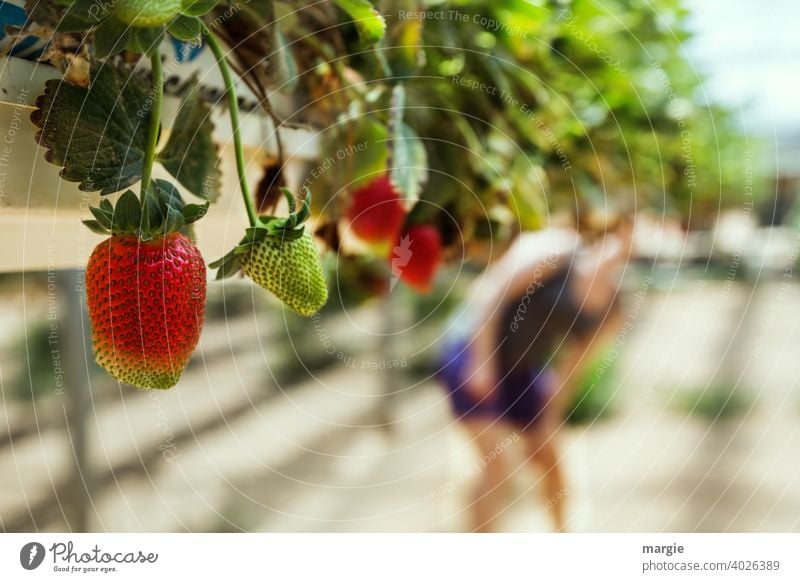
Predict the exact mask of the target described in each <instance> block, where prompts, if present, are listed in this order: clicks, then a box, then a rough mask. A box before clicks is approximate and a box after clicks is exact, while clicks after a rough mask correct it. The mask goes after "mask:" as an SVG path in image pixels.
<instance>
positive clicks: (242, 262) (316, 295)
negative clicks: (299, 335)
mask: <svg viewBox="0 0 800 582" xmlns="http://www.w3.org/2000/svg"><path fill="white" fill-rule="evenodd" d="M282 191H283V193H284V195H285V196H286V199H287V200H288V201H289V209H290V213H289V216H288V217H286V218H276V217H271V216H267V217H260V218H259V220H258V223H257V224H256V225H255V226H251V227H250V228H248V229H247V234H246V235H245V237H244V239H242V241H241V242H240V243H239V245H238V246H237V247H236V248H234V249H233V250H232V251H231V252H229V253H228V254H227V255H225V256H224V257H222V258H221V259H219V260H218V261H215V262H213V263H211V264H210V265H209V266H210V267H212V268H218V269H219V270H218V271H217V279H224V278H225V277H230V276H232V275H234V274H236V273H238V272H239V271H243V272H244V274H245V275H247V276H248V277H250V279H252V280H253V281H254V282H255V283H258V284H259V285H260V286H261V287H263V288H264V289H266V290H267V291H270V292H271V293H272V294H273V295H275V296H276V297H277V298H278V299H280V300H281V301H283V303H285V304H286V305H287V306H288V307H290V308H291V309H293V310H294V311H296V312H297V313H299V314H300V315H305V316H308V315H313V314H314V313H316V312H317V311H319V310H320V309H322V307H323V306H324V305H325V303H326V302H327V300H328V287H327V284H326V282H325V275H324V274H323V272H322V265H321V264H320V260H319V255H318V253H317V247H316V245H315V244H314V239H313V237H312V236H311V233H309V232H308V231H307V230H306V228H305V226H304V222H305V221H306V220H307V219H308V217H309V213H310V212H309V198H308V197H306V200H305V201H304V203H303V206H302V208H301V209H300V211H299V212H298V211H297V210H296V205H295V201H294V196H293V195H292V194H291V192H289V191H288V190H286V189H285V188H284V189H282Z"/></svg>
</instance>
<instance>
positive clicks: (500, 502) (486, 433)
mask: <svg viewBox="0 0 800 582" xmlns="http://www.w3.org/2000/svg"><path fill="white" fill-rule="evenodd" d="M465 424H466V426H467V428H468V429H469V432H470V436H471V438H472V442H473V443H474V445H475V446H476V448H477V450H478V454H479V455H480V459H479V460H478V467H479V469H480V472H479V474H478V485H477V487H476V489H475V493H474V497H473V501H472V505H471V509H472V518H473V531H477V532H491V531H496V528H495V522H496V520H497V516H498V515H499V514H500V513H502V511H503V509H505V506H504V505H505V504H504V500H505V486H506V480H507V479H508V470H507V466H506V459H504V458H503V454H502V453H501V454H497V453H496V452H495V448H496V447H497V445H498V443H500V442H502V441H503V440H504V439H506V438H508V437H509V435H510V434H511V431H510V429H509V428H508V427H507V426H505V425H504V424H501V423H498V422H497V421H490V420H470V421H467V422H466V423H465Z"/></svg>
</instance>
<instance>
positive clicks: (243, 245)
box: [208, 188, 311, 280]
mask: <svg viewBox="0 0 800 582" xmlns="http://www.w3.org/2000/svg"><path fill="white" fill-rule="evenodd" d="M281 191H282V192H283V195H284V196H285V197H286V200H287V201H288V203H289V215H288V216H286V217H275V216H259V217H258V220H257V221H256V224H255V226H251V227H249V228H248V229H247V230H246V234H245V236H244V238H243V239H242V240H241V241H240V242H239V244H238V245H236V247H235V248H234V249H233V250H232V251H230V252H229V253H228V254H227V255H225V256H224V257H222V258H220V259H217V260H216V261H214V262H213V263H210V264H209V265H208V266H209V267H211V268H212V269H218V271H217V280H220V279H226V278H228V277H232V276H233V275H235V274H236V273H238V272H239V271H241V270H242V257H243V256H244V255H246V254H247V253H249V252H250V251H251V250H252V248H253V247H254V246H255V245H256V244H258V243H260V242H261V241H263V240H264V239H266V238H272V239H274V240H276V241H279V242H284V241H294V240H297V239H299V238H300V237H302V236H303V233H304V232H305V226H304V224H305V222H306V220H308V217H309V216H310V215H311V192H309V191H306V197H305V199H304V200H303V203H302V205H301V206H300V209H299V210H298V208H297V203H296V202H295V197H294V195H293V194H292V193H291V192H290V191H289V190H288V189H286V188H281Z"/></svg>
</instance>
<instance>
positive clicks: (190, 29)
mask: <svg viewBox="0 0 800 582" xmlns="http://www.w3.org/2000/svg"><path fill="white" fill-rule="evenodd" d="M167 30H169V32H170V34H171V35H172V36H174V37H175V38H177V39H178V40H183V41H189V40H194V39H196V38H197V37H198V36H200V32H201V31H202V27H201V25H200V21H199V20H198V19H197V18H194V17H191V16H183V15H181V16H178V17H177V18H176V19H175V20H173V21H172V22H171V23H170V25H169V27H168V29H167Z"/></svg>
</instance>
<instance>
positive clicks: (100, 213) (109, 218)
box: [89, 206, 114, 229]
mask: <svg viewBox="0 0 800 582" xmlns="http://www.w3.org/2000/svg"><path fill="white" fill-rule="evenodd" d="M89 210H91V212H92V214H93V215H94V217H95V218H96V219H97V222H99V223H100V225H101V226H102V227H103V228H106V229H111V226H112V225H113V223H114V209H113V208H112V209H111V212H108V211H107V210H105V209H103V208H95V207H94V206H90V207H89Z"/></svg>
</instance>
